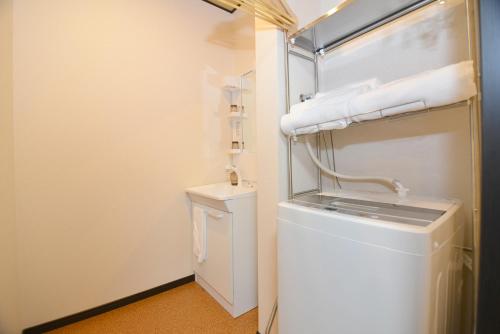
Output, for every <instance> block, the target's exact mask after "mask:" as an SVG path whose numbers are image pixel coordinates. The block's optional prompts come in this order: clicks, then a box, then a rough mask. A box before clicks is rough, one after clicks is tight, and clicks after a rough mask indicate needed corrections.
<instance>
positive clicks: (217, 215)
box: [193, 203, 233, 304]
mask: <svg viewBox="0 0 500 334" xmlns="http://www.w3.org/2000/svg"><path fill="white" fill-rule="evenodd" d="M193 205H194V206H199V207H201V208H203V209H204V210H205V212H206V214H207V259H206V260H205V261H203V262H202V263H198V260H197V259H196V258H195V257H194V256H193V261H194V271H195V272H196V273H197V274H198V275H199V276H201V277H202V278H203V279H204V280H205V281H206V282H207V283H208V284H210V286H211V287H212V288H213V289H215V290H216V291H217V292H218V293H219V294H220V295H221V296H222V297H224V299H226V300H227V301H228V302H229V303H231V304H232V303H233V246H232V245H233V218H232V214H231V213H229V212H224V211H220V210H216V209H212V208H209V207H206V206H203V205H199V204H196V203H193Z"/></svg>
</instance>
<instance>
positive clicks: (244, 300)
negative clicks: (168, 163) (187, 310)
mask: <svg viewBox="0 0 500 334" xmlns="http://www.w3.org/2000/svg"><path fill="white" fill-rule="evenodd" d="M219 185H220V187H222V188H224V189H226V190H227V191H230V193H224V192H223V193H222V194H221V193H218V194H214V193H213V191H212V192H210V191H208V190H210V189H212V190H213V188H214V186H215V185H210V186H212V188H211V187H210V186H202V187H196V188H189V189H188V190H187V193H188V195H189V197H190V198H191V203H192V204H191V205H192V208H194V207H199V208H201V209H203V211H204V214H205V217H206V250H207V253H206V254H207V255H206V259H205V260H204V261H203V262H201V263H199V262H198V259H197V257H195V256H194V255H193V270H194V273H195V277H196V282H197V283H198V284H199V285H200V286H202V287H203V288H204V289H205V290H206V291H207V292H208V293H209V294H210V295H211V296H212V297H213V298H214V299H216V300H217V302H219V304H221V305H222V306H223V307H224V308H225V309H226V310H227V311H228V312H229V313H230V314H231V315H232V316H233V317H238V316H239V315H241V314H243V313H245V312H247V311H249V310H251V309H253V308H255V307H256V306H257V224H256V191H255V189H254V188H248V189H246V187H241V188H242V189H236V188H240V187H232V186H230V185H229V187H232V188H227V187H226V184H219ZM215 188H217V187H215Z"/></svg>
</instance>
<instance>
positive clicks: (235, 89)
mask: <svg viewBox="0 0 500 334" xmlns="http://www.w3.org/2000/svg"><path fill="white" fill-rule="evenodd" d="M222 89H223V90H224V91H226V92H230V93H238V92H241V87H237V86H231V85H225V86H223V87H222Z"/></svg>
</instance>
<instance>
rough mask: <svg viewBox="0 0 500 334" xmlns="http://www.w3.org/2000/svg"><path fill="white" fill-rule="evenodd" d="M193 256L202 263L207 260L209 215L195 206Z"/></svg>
mask: <svg viewBox="0 0 500 334" xmlns="http://www.w3.org/2000/svg"><path fill="white" fill-rule="evenodd" d="M193 254H194V256H195V257H196V259H197V260H198V263H202V262H203V261H205V260H206V259H207V213H206V212H205V210H204V209H203V208H201V207H199V206H193Z"/></svg>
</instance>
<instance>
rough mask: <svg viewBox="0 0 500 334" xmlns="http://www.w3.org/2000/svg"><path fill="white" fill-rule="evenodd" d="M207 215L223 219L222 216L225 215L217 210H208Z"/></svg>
mask: <svg viewBox="0 0 500 334" xmlns="http://www.w3.org/2000/svg"><path fill="white" fill-rule="evenodd" d="M207 215H209V216H210V217H213V218H215V219H221V218H222V217H224V214H223V213H218V212H215V211H208V212H207Z"/></svg>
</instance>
